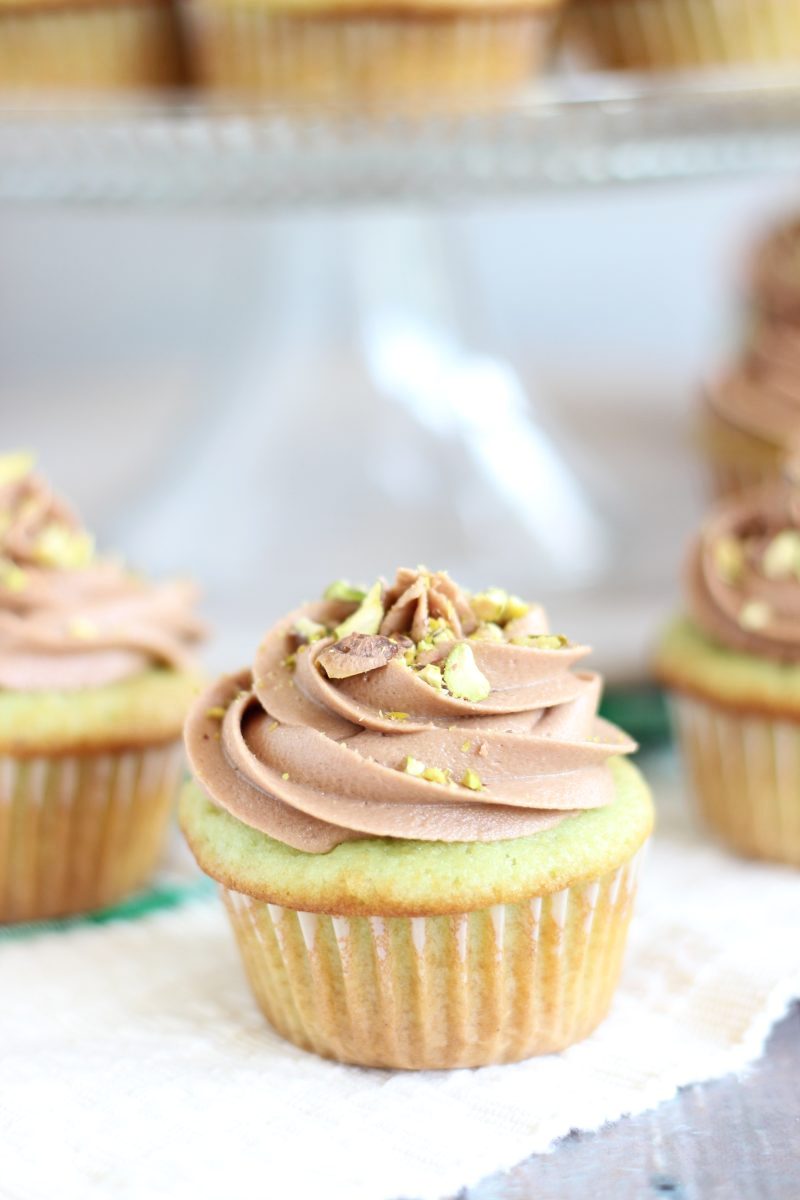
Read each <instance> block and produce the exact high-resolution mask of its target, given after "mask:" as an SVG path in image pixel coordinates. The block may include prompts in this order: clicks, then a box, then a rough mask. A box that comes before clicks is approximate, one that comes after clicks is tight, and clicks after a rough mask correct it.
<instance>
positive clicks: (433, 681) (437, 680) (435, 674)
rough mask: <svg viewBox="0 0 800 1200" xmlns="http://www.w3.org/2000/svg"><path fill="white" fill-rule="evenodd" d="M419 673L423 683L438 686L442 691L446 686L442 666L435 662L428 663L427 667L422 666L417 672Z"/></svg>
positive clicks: (437, 689)
mask: <svg viewBox="0 0 800 1200" xmlns="http://www.w3.org/2000/svg"><path fill="white" fill-rule="evenodd" d="M417 675H418V676H419V678H420V679H421V680H422V682H423V683H427V684H428V686H429V687H432V688H436V691H437V692H440V691H441V690H442V688H443V687H444V679H443V678H442V668H441V667H437V666H436V664H435V663H428V665H427V667H422V668H421V670H419V671H418V672H417Z"/></svg>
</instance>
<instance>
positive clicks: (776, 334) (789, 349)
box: [701, 323, 800, 496]
mask: <svg viewBox="0 0 800 1200" xmlns="http://www.w3.org/2000/svg"><path fill="white" fill-rule="evenodd" d="M701 421H702V428H701V438H702V443H703V449H704V451H705V454H706V457H707V459H708V462H709V465H710V468H711V472H712V478H713V486H714V492H715V494H716V495H717V496H725V495H729V494H731V493H736V492H740V491H742V490H746V489H747V488H749V487H752V486H754V485H755V484H759V483H766V482H769V481H771V480H777V479H780V478H782V477H784V476H785V475H786V474H787V473H789V474H791V473H798V471H800V329H795V328H793V327H792V326H789V325H778V324H769V323H768V324H765V325H763V326H762V327H761V328H760V329H759V330H758V332H757V333H756V335H755V338H754V340H753V342H752V344H751V345H750V347H749V348H748V350H747V352H746V353H745V354H744V355H743V357H742V358H741V359H740V360H739V362H738V363H737V364H736V365H735V366H734V367H733V368H732V370H730V371H729V372H728V373H727V374H726V375H724V376H723V377H722V378H721V379H720V380H718V381H717V382H716V383H715V384H713V385H712V386H711V387H709V388H708V389H707V391H706V394H705V400H704V405H703V410H702V418H701Z"/></svg>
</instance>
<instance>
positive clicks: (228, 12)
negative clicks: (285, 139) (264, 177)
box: [182, 0, 563, 109]
mask: <svg viewBox="0 0 800 1200" xmlns="http://www.w3.org/2000/svg"><path fill="white" fill-rule="evenodd" d="M562 3H563V0H509V2H508V3H506V4H503V5H502V6H500V7H498V6H497V5H494V4H491V3H489V2H487V0H467V2H465V0H367V2H364V0H320V2H316V3H314V2H313V0H182V4H183V12H184V17H185V24H186V29H187V37H188V49H189V55H190V62H191V66H192V69H193V73H194V75H195V78H196V80H197V82H198V83H199V84H200V85H201V86H203V87H207V88H211V89H213V90H215V91H221V92H228V93H234V94H235V93H239V94H241V93H247V94H258V95H261V96H265V97H268V98H270V99H273V100H277V101H281V102H284V103H294V104H299V105H304V104H308V103H310V104H313V105H319V104H322V105H325V104H330V105H333V106H336V107H339V106H345V107H347V108H351V107H355V108H356V109H361V108H363V107H367V108H370V107H372V106H374V105H378V106H380V107H382V108H383V107H387V108H394V107H400V108H406V107H407V106H409V105H411V106H412V107H413V108H418V107H421V108H427V107H429V106H434V107H435V106H438V105H439V104H440V103H444V104H449V103H452V102H454V101H455V102H456V103H458V104H459V105H460V104H465V103H466V104H469V105H474V104H476V103H480V102H481V100H482V99H486V98H489V99H490V98H493V97H495V96H497V95H505V94H507V93H508V91H509V90H511V89H514V88H518V87H519V86H520V85H523V84H526V83H528V82H529V81H530V79H531V78H532V77H533V76H534V75H535V74H536V73H537V72H538V70H539V68H540V66H541V64H542V62H543V60H544V57H545V55H546V52H547V49H548V47H549V45H550V42H551V33H552V31H553V25H554V17H555V14H556V12H557V11H558V10H559V9H560V7H561V6H562Z"/></svg>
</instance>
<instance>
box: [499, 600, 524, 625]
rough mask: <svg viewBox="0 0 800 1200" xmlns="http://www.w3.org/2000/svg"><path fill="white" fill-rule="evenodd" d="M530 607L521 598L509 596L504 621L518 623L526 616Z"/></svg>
mask: <svg viewBox="0 0 800 1200" xmlns="http://www.w3.org/2000/svg"><path fill="white" fill-rule="evenodd" d="M530 607H531V606H530V604H527V603H526V602H525V601H524V600H523V599H521V597H519V596H509V597H508V600H507V601H506V607H505V610H504V612H503V621H504V622H505V621H518V620H519V618H520V617H524V616H526V614H527V613H528V612H529V611H530Z"/></svg>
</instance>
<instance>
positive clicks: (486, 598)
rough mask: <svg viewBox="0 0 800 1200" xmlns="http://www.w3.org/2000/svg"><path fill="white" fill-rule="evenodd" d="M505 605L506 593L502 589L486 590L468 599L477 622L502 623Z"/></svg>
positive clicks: (506, 601) (506, 600)
mask: <svg viewBox="0 0 800 1200" xmlns="http://www.w3.org/2000/svg"><path fill="white" fill-rule="evenodd" d="M507 603H508V592H504V591H503V589H502V588H488V589H487V591H485V592H477V593H476V594H475V595H474V596H473V597H472V598H471V599H470V605H471V607H472V611H473V612H474V613H475V616H476V617H477V618H478V620H479V621H502V619H503V614H504V612H505V610H506V604H507Z"/></svg>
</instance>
